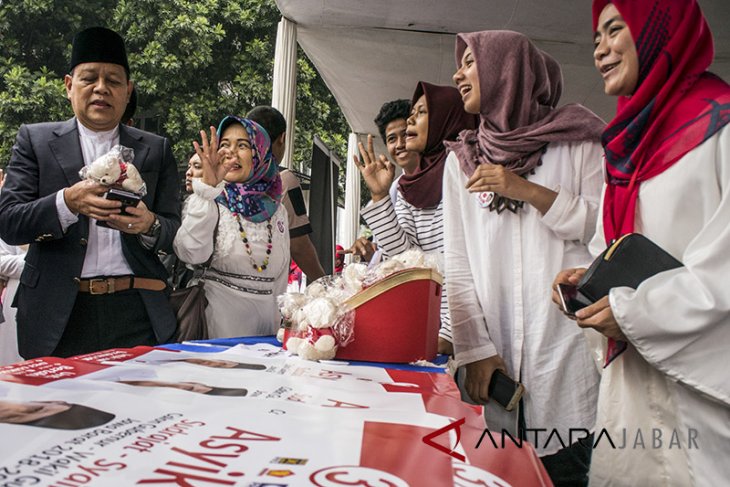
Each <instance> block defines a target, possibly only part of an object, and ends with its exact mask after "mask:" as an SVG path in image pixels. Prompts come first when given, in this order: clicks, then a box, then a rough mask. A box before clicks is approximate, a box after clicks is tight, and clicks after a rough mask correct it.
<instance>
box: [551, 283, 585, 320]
mask: <svg viewBox="0 0 730 487" xmlns="http://www.w3.org/2000/svg"><path fill="white" fill-rule="evenodd" d="M557 287H558V294H559V295H560V304H561V306H562V307H563V311H565V313H566V314H568V315H570V316H575V312H576V311H578V310H579V309H582V308H585V307H586V306H588V305H589V304H591V303H590V301H588V300H587V299H586V298H584V297H583V296H582V295H581V294H580V293H579V292H578V288H577V287H576V286H574V285H572V284H558V285H557Z"/></svg>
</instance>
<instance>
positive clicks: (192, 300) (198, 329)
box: [170, 279, 208, 342]
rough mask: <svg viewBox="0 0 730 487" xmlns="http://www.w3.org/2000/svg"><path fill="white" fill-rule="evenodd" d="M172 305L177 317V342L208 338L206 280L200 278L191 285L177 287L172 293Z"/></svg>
mask: <svg viewBox="0 0 730 487" xmlns="http://www.w3.org/2000/svg"><path fill="white" fill-rule="evenodd" d="M170 306H172V309H173V311H174V312H175V316H176V317H177V334H176V336H175V341H176V342H185V341H189V340H207V339H208V320H207V319H206V317H205V308H207V307H208V298H206V297H205V280H203V279H200V280H198V282H196V283H195V284H193V285H191V286H190V287H186V288H182V289H176V290H174V291H172V293H170Z"/></svg>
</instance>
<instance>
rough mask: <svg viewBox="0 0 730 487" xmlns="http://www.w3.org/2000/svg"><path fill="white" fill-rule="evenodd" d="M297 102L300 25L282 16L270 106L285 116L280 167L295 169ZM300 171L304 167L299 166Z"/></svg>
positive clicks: (277, 31)
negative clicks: (284, 144) (284, 146)
mask: <svg viewBox="0 0 730 487" xmlns="http://www.w3.org/2000/svg"><path fill="white" fill-rule="evenodd" d="M296 101H297V25H296V24H295V23H294V22H292V21H290V20H288V19H286V18H284V17H282V18H281V20H280V21H279V26H278V27H277V29H276V50H275V51H274V85H273V88H272V93H271V106H272V107H274V108H276V109H277V110H279V111H280V112H281V113H282V114H283V115H284V118H286V152H285V153H284V157H283V160H281V161H279V164H280V165H281V166H284V167H287V168H290V169H291V168H292V166H293V161H292V154H293V152H294V150H293V149H294V126H295V122H296V118H295V114H296ZM299 169H300V170H301V167H300V168H299Z"/></svg>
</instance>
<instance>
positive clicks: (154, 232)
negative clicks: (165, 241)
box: [142, 215, 162, 237]
mask: <svg viewBox="0 0 730 487" xmlns="http://www.w3.org/2000/svg"><path fill="white" fill-rule="evenodd" d="M161 228H162V225H161V224H160V219H159V218H158V217H157V215H155V221H154V222H152V225H150V228H149V229H148V230H147V231H146V232H142V235H144V236H146V237H157V236H158V235H159V234H160V229H161Z"/></svg>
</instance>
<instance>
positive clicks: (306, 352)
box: [277, 249, 438, 360]
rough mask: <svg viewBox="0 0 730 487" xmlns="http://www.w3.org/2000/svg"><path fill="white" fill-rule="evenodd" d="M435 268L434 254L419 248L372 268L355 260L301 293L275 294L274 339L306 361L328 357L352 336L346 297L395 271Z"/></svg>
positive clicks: (353, 336)
mask: <svg viewBox="0 0 730 487" xmlns="http://www.w3.org/2000/svg"><path fill="white" fill-rule="evenodd" d="M419 267H426V268H434V269H438V261H437V258H436V256H434V255H432V254H425V253H423V252H422V251H421V250H418V249H414V250H407V251H406V252H403V253H401V254H399V255H396V256H395V257H393V258H392V259H390V260H387V261H385V262H381V263H380V264H378V265H377V266H375V267H373V268H372V269H368V268H367V266H366V265H364V264H360V263H356V264H350V265H348V266H346V267H345V269H344V271H343V272H342V274H341V275H340V276H325V277H322V278H320V279H318V280H316V281H315V282H313V283H312V284H310V285H309V286H308V287H307V289H306V290H305V292H304V293H297V292H291V293H287V294H283V295H281V296H279V309H280V310H281V315H282V320H283V328H281V329H280V330H279V333H278V334H277V338H278V340H279V341H280V342H282V344H283V348H284V349H285V350H288V351H289V352H291V353H294V354H296V355H299V356H300V357H302V358H304V359H306V360H330V359H332V358H334V357H335V355H336V354H337V347H339V346H343V347H344V346H347V345H348V344H349V343H350V342H351V341H352V340H354V339H355V332H356V330H355V329H354V323H355V310H353V309H351V308H350V307H349V306H348V305H347V300H348V299H349V298H351V297H352V296H354V295H355V294H357V293H358V292H360V291H362V290H363V289H366V288H368V287H370V286H372V285H373V284H375V283H376V282H378V281H380V280H382V279H384V278H386V277H388V276H390V275H391V274H393V273H395V272H399V271H402V270H404V269H410V268H419Z"/></svg>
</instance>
